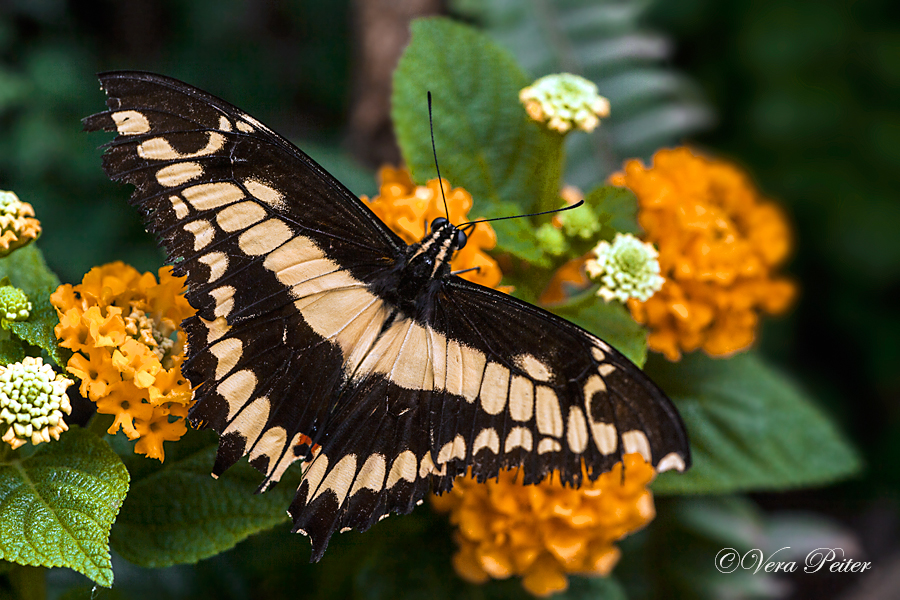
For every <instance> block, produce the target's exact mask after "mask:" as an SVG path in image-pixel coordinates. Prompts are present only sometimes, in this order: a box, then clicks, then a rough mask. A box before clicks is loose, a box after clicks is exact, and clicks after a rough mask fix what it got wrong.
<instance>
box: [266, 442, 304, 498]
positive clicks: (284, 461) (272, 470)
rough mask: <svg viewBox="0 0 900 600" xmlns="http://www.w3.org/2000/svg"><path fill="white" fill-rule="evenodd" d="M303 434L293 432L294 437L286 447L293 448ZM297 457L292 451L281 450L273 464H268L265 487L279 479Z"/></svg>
mask: <svg viewBox="0 0 900 600" xmlns="http://www.w3.org/2000/svg"><path fill="white" fill-rule="evenodd" d="M303 437H304V435H303V434H302V433H296V434H294V438H293V439H292V440H291V442H290V444H288V446H287V447H288V448H293V447H295V446H297V445H298V444H299V443H300V442H301V440H302V439H303ZM298 459H299V457H298V456H296V455H295V454H294V453H293V452H291V451H290V450H288V451H287V452H284V451H282V452H281V455H280V456H279V457H278V460H277V462H276V463H275V464H274V465H269V472H268V474H267V477H268V481H267V482H266V485H265V488H264V489H268V488H269V487H270V486H271V485H272V484H273V483H275V482H276V481H278V480H280V479H281V476H282V475H284V472H285V471H286V470H287V468H288V467H289V466H291V464H293V463H294V461H296V460H298Z"/></svg>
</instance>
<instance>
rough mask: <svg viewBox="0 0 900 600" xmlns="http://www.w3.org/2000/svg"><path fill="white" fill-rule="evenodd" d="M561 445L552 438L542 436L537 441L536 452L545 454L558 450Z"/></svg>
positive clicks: (560, 448)
mask: <svg viewBox="0 0 900 600" xmlns="http://www.w3.org/2000/svg"><path fill="white" fill-rule="evenodd" d="M560 450H562V445H561V444H560V443H559V442H557V441H556V440H554V439H553V438H544V439H542V440H541V441H540V442H538V447H537V451H538V454H547V453H548V452H559V451H560Z"/></svg>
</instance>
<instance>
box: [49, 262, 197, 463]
mask: <svg viewBox="0 0 900 600" xmlns="http://www.w3.org/2000/svg"><path fill="white" fill-rule="evenodd" d="M183 289H184V278H181V277H174V276H173V275H172V273H171V268H169V267H164V268H162V269H160V270H159V281H157V279H156V277H154V276H153V274H152V273H143V274H141V273H139V272H138V271H137V270H136V269H134V268H133V267H130V266H128V265H126V264H124V263H122V262H115V263H110V264H107V265H103V266H100V267H95V268H93V269H91V270H90V271H89V272H88V273H87V274H86V275H85V276H84V278H83V280H82V282H81V283H80V284H78V285H74V286H72V285H68V284H66V285H61V286H59V288H57V290H56V292H54V293H53V294H52V295H51V296H50V301H51V302H52V303H53V305H54V306H55V307H56V310H57V313H58V314H59V319H60V321H59V325H57V326H56V330H55V333H56V337H57V338H58V339H59V341H60V342H59V343H60V346H63V347H64V348H69V349H71V350H72V351H73V352H74V354H73V355H72V357H71V358H70V359H69V362H68V364H67V365H66V368H67V370H68V371H69V373H72V374H73V375H75V376H76V377H78V378H79V379H80V380H81V388H80V390H81V393H82V395H84V396H85V397H87V398H90V399H91V400H93V401H94V402H95V403H96V404H97V411H98V412H100V413H103V414H110V415H114V416H115V421H114V422H113V424H112V426H111V427H110V428H109V433H115V432H116V431H118V430H119V429H120V428H121V429H122V431H123V432H124V433H125V435H127V436H128V438H129V439H132V440H135V439H138V440H139V441H138V443H137V444H136V445H135V452H138V453H140V454H145V455H147V456H149V457H150V458H158V459H159V460H163V458H164V456H165V455H164V452H163V442H164V441H174V440H177V439H179V438H180V437H181V436H182V435H184V432H185V431H186V430H187V427H186V425H185V420H184V419H185V417H187V409H188V407H189V405H190V403H191V398H192V393H191V388H190V384H189V383H188V381H187V380H186V379H185V378H184V376H183V375H182V374H181V363H182V361H183V360H184V340H185V334H184V332H183V331H182V330H181V321H182V320H183V319H185V318H187V317H189V316H191V315H193V314H194V312H195V311H194V309H193V308H192V307H191V306H190V304H188V302H187V300H186V299H185V298H184V295H183V294H182V290H183Z"/></svg>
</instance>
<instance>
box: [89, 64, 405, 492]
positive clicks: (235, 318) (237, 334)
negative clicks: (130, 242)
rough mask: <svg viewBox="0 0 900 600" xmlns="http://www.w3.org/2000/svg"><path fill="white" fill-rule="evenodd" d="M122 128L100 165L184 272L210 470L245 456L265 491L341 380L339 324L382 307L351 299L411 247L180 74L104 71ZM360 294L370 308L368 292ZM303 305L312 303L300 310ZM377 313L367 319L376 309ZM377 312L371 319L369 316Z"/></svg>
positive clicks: (106, 125)
mask: <svg viewBox="0 0 900 600" xmlns="http://www.w3.org/2000/svg"><path fill="white" fill-rule="evenodd" d="M100 81H101V85H102V88H103V89H104V90H105V91H106V93H107V95H108V100H107V105H108V107H109V110H108V111H106V112H104V113H99V114H96V115H93V116H91V117H88V118H87V119H85V121H84V124H85V129H86V130H89V131H95V130H100V129H103V130H107V131H117V132H118V134H119V135H118V137H116V138H115V140H113V141H112V142H110V143H109V144H107V146H106V153H105V154H104V157H103V165H104V169H105V170H106V172H107V174H108V175H109V176H110V177H111V178H112V179H114V180H116V181H122V182H127V183H131V184H133V185H134V186H135V188H136V189H135V191H134V193H133V195H132V197H131V203H132V204H133V205H134V206H136V207H137V208H138V209H139V210H140V212H141V214H142V215H143V217H144V222H145V224H146V227H147V230H148V231H150V232H151V233H153V234H155V235H156V237H157V240H158V241H159V243H160V244H161V245H162V246H163V247H164V248H165V249H166V252H167V254H168V257H169V259H170V261H171V262H172V264H173V266H174V270H175V273H176V274H178V275H187V285H188V291H187V298H188V300H189V301H190V303H191V305H192V306H194V307H195V308H196V309H197V315H196V316H194V317H191V318H189V319H187V320H185V322H184V328H185V330H186V331H187V334H188V352H187V359H186V361H185V363H184V365H183V367H182V369H183V371H184V373H185V375H186V376H187V377H188V378H189V379H190V381H191V383H192V384H193V385H195V386H198V387H197V389H196V392H195V397H196V399H197V404H196V405H195V406H194V408H193V409H192V411H191V420H192V421H193V422H194V423H195V424H198V425H200V426H204V427H206V426H209V427H213V428H214V429H216V431H218V432H220V433H221V434H222V438H221V442H220V447H219V453H218V457H217V462H216V466H215V469H214V473H216V474H218V473H221V472H222V471H224V470H225V469H226V468H228V467H229V466H230V465H231V464H233V463H234V462H235V461H236V460H237V459H239V458H240V457H241V456H242V455H244V454H249V455H250V459H251V463H252V464H253V465H254V466H256V467H257V468H259V469H260V470H261V471H263V472H264V473H266V475H267V478H266V482H265V483H264V486H265V485H269V484H270V483H271V482H274V481H277V480H278V478H279V477H280V476H281V474H282V473H283V471H284V469H285V468H286V467H287V466H288V465H289V464H290V463H291V462H293V461H294V460H296V459H297V458H300V457H302V456H303V455H304V453H305V451H307V450H308V445H306V444H303V443H302V441H303V440H305V437H304V436H316V435H317V433H318V432H319V430H320V426H321V423H322V420H323V418H324V416H325V415H327V413H328V412H329V410H330V407H331V403H332V402H333V401H334V391H335V389H338V388H339V387H340V386H341V382H342V381H343V379H344V378H345V375H344V373H345V365H346V362H347V358H346V357H345V355H344V354H345V353H343V352H342V351H341V343H343V345H344V346H345V347H346V346H347V342H346V338H347V337H348V336H350V335H351V332H350V331H345V330H336V329H334V327H335V324H334V322H333V319H332V317H333V316H334V315H342V314H347V313H351V314H352V313H354V311H357V310H358V311H359V312H361V314H360V315H359V318H358V319H357V323H356V324H357V325H359V326H360V327H362V330H361V331H360V330H353V332H352V334H353V335H356V334H359V335H370V336H371V335H372V332H371V331H370V330H368V329H366V326H369V325H371V326H373V327H374V326H375V322H374V321H373V320H372V318H374V316H377V315H380V314H381V313H380V312H379V310H380V308H379V307H374V308H373V307H371V306H362V307H361V306H360V305H359V301H360V297H359V295H358V294H355V292H356V291H358V290H360V289H361V288H363V287H365V284H364V283H363V282H364V281H366V280H367V279H369V278H370V277H371V276H372V274H373V273H380V272H382V271H383V270H384V269H386V268H389V267H390V266H391V265H392V264H394V262H395V261H396V260H397V259H398V258H399V257H400V256H402V255H403V253H404V252H405V249H406V247H407V246H406V244H405V243H404V242H403V241H402V240H401V239H400V238H399V237H398V236H396V235H395V234H394V233H392V232H391V231H390V230H389V229H388V228H387V227H386V226H385V225H384V224H383V223H382V222H381V221H380V220H378V219H377V218H376V217H375V216H374V215H373V214H372V213H371V211H369V210H368V208H366V207H365V206H364V205H363V204H362V203H361V202H360V201H359V200H358V199H357V198H356V197H355V196H354V195H353V194H352V193H351V192H350V191H349V190H347V189H346V188H345V187H344V186H343V185H341V184H340V183H339V182H338V181H337V180H336V179H334V178H333V177H332V176H331V175H329V174H328V173H327V172H326V171H324V170H323V169H322V168H321V167H320V166H319V165H317V164H316V163H315V162H314V161H313V160H312V159H310V158H309V157H308V156H307V155H306V154H304V153H303V152H301V151H300V150H298V149H297V148H296V147H294V146H293V145H292V144H291V143H290V142H288V141H286V140H285V139H283V138H282V137H280V136H279V135H277V134H276V133H274V132H272V131H271V130H270V129H268V128H267V127H265V126H264V125H262V124H261V123H260V122H259V121H257V120H256V119H254V118H253V117H251V116H249V115H247V114H245V113H244V112H242V111H241V110H239V109H237V108H235V107H234V106H232V105H230V104H228V103H227V102H224V101H223V100H220V99H218V98H216V97H214V96H212V95H210V94H207V93H205V92H202V91H200V90H198V89H196V88H193V87H191V86H189V85H187V84H184V83H182V82H180V81H177V80H174V79H171V78H168V77H163V76H159V75H153V74H149V73H137V72H112V73H104V74H101V75H100ZM362 300H366V299H365V298H363V299H362ZM301 303H302V304H303V310H302V311H301V309H300V308H298V305H299V304H301ZM370 308H371V309H372V310H367V309H370ZM366 319H368V320H366Z"/></svg>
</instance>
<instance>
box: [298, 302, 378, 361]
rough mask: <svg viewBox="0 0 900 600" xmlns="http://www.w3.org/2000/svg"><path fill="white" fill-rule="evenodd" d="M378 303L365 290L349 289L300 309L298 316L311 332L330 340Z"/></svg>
mask: <svg viewBox="0 0 900 600" xmlns="http://www.w3.org/2000/svg"><path fill="white" fill-rule="evenodd" d="M378 301H379V300H378V298H377V297H376V296H373V295H372V294H370V293H369V292H368V291H367V290H366V289H365V288H351V289H349V290H339V291H335V292H330V293H328V294H326V295H325V296H324V297H323V298H322V299H321V300H320V301H319V302H314V303H312V304H310V305H308V306H306V307H304V308H303V309H301V310H300V314H302V315H303V320H305V321H306V323H307V325H309V326H310V327H311V328H312V329H313V331H315V332H316V333H318V334H319V335H321V336H322V337H324V338H326V339H332V338H334V337H335V336H337V335H338V334H340V332H341V331H343V330H344V329H346V328H347V327H348V326H350V325H351V324H352V323H353V322H355V321H356V319H357V318H358V317H359V316H360V315H361V314H363V313H364V312H365V311H366V310H367V309H368V308H369V307H371V306H372V305H373V304H375V303H376V302H378ZM295 306H296V304H295ZM342 349H344V348H343V347H342Z"/></svg>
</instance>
